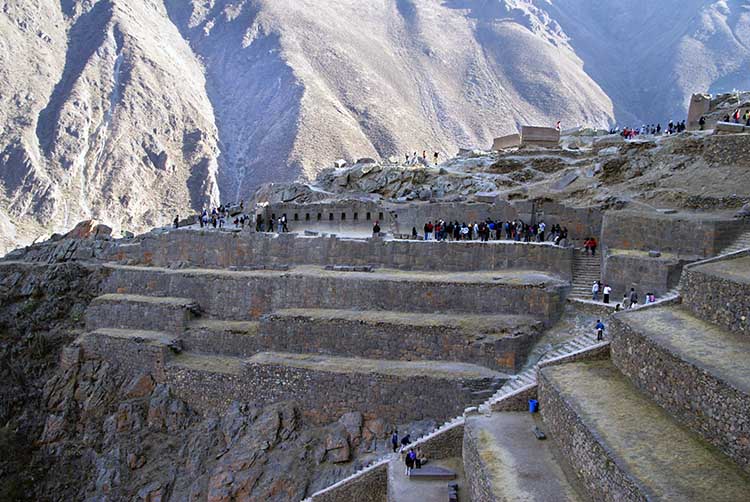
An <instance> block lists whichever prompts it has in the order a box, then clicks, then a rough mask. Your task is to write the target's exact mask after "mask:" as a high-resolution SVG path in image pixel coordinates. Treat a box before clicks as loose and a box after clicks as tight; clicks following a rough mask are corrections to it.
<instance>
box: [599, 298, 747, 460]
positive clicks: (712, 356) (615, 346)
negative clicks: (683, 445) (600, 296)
mask: <svg viewBox="0 0 750 502" xmlns="http://www.w3.org/2000/svg"><path fill="white" fill-rule="evenodd" d="M610 330H611V332H612V354H613V355H612V360H613V362H614V363H615V365H616V366H617V367H618V368H619V369H620V370H621V371H622V372H623V373H624V374H625V375H627V376H628V377H629V378H630V379H631V380H632V381H633V382H634V383H635V385H636V386H637V387H638V388H640V389H642V390H643V391H644V392H646V393H648V395H649V396H652V397H653V399H654V400H655V401H656V402H657V403H659V404H660V405H661V406H663V407H664V408H665V409H666V410H667V411H668V412H669V413H671V414H672V415H673V416H675V417H677V418H678V419H679V420H680V421H681V422H682V423H683V424H685V425H687V426H688V427H690V428H691V429H693V430H694V431H695V432H697V433H698V434H701V435H702V436H703V437H704V438H705V439H706V440H707V441H709V442H711V443H713V444H714V445H715V446H717V447H719V448H720V449H721V450H722V451H723V452H724V453H725V454H727V455H728V456H730V457H731V458H733V459H734V460H735V461H736V462H737V463H738V465H740V466H741V467H742V468H744V469H747V470H750V358H749V357H748V355H749V354H750V337H747V336H745V335H742V334H740V333H733V332H729V331H725V330H723V329H721V328H719V327H717V326H715V325H713V324H710V323H707V322H705V321H703V320H701V319H698V318H696V317H694V316H693V315H691V314H690V313H689V312H687V311H686V310H684V309H681V308H678V307H661V308H651V309H644V310H635V311H631V312H624V313H623V314H619V315H616V316H615V317H614V320H613V322H612V324H611V328H610ZM686 383H689V384H688V385H686Z"/></svg>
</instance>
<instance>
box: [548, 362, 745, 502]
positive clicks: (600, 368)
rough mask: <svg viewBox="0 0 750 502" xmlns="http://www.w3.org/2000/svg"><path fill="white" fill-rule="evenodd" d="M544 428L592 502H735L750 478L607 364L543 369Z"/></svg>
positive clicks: (592, 363)
mask: <svg viewBox="0 0 750 502" xmlns="http://www.w3.org/2000/svg"><path fill="white" fill-rule="evenodd" d="M539 400H540V403H541V412H542V417H543V419H544V423H545V425H546V427H547V429H548V430H549V433H550V435H551V436H552V437H554V438H555V441H556V443H557V445H558V446H559V448H560V450H561V452H562V455H563V457H564V458H565V459H566V461H567V462H569V463H570V465H571V467H572V469H573V471H574V472H576V473H578V476H579V477H580V481H581V483H582V485H583V486H584V488H585V489H586V491H587V492H588V493H589V495H590V496H591V497H592V498H593V499H594V500H601V501H621V500H643V501H645V500H681V501H706V500H711V501H716V502H719V501H737V500H744V499H745V498H747V494H748V493H750V491H749V490H750V476H749V475H748V474H747V473H745V472H743V471H742V470H741V469H740V468H739V467H738V466H737V465H735V464H734V463H733V462H732V461H731V460H730V459H729V458H727V457H726V456H724V455H723V454H722V453H721V452H720V451H719V450H718V449H716V448H715V447H713V446H711V445H710V444H709V443H707V442H706V441H704V440H703V439H701V438H700V437H699V436H697V435H695V434H693V433H692V432H690V431H689V430H687V429H686V428H685V427H683V426H681V425H679V424H678V423H677V422H676V421H675V420H674V419H673V418H672V417H671V416H669V414H668V413H667V412H666V411H664V410H663V409H662V408H660V407H659V406H658V405H656V404H655V403H654V402H652V401H650V400H649V399H648V398H646V397H645V396H644V395H642V394H640V393H639V392H638V391H637V390H636V389H635V388H634V387H633V386H632V385H631V384H630V382H628V380H627V379H626V378H625V377H624V376H623V375H622V374H621V373H620V372H619V371H618V370H617V369H616V367H615V366H614V365H613V364H612V363H611V362H609V361H597V362H581V363H573V364H566V365H561V366H552V367H547V368H544V369H542V370H540V375H539Z"/></svg>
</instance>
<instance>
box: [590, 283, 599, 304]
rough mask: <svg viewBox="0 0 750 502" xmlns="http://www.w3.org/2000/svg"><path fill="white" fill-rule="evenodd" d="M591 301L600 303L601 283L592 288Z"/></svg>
mask: <svg viewBox="0 0 750 502" xmlns="http://www.w3.org/2000/svg"><path fill="white" fill-rule="evenodd" d="M591 299H592V300H594V301H595V302H596V301H599V281H596V282H595V283H594V285H593V286H591Z"/></svg>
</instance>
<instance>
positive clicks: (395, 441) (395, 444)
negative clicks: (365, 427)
mask: <svg viewBox="0 0 750 502" xmlns="http://www.w3.org/2000/svg"><path fill="white" fill-rule="evenodd" d="M391 446H392V447H393V453H396V452H397V451H398V431H397V430H395V431H393V432H392V433H391Z"/></svg>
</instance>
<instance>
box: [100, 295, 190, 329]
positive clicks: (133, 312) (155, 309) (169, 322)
mask: <svg viewBox="0 0 750 502" xmlns="http://www.w3.org/2000/svg"><path fill="white" fill-rule="evenodd" d="M198 310H199V309H198V304H197V303H196V302H195V301H194V300H190V299H188V298H175V297H154V296H143V295H127V294H105V295H101V296H98V297H96V298H94V300H93V301H92V302H91V303H90V304H89V306H88V308H87V309H86V327H87V329H89V330H92V331H93V330H96V329H98V328H118V329H142V330H158V331H167V332H171V333H179V332H181V331H182V330H184V329H185V327H186V326H187V323H188V321H190V320H191V319H192V318H193V316H194V315H195V314H196V313H197V312H198Z"/></svg>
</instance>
